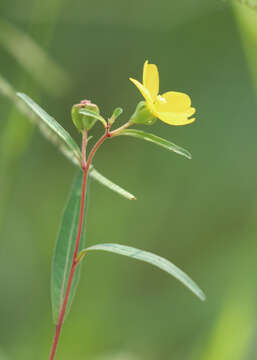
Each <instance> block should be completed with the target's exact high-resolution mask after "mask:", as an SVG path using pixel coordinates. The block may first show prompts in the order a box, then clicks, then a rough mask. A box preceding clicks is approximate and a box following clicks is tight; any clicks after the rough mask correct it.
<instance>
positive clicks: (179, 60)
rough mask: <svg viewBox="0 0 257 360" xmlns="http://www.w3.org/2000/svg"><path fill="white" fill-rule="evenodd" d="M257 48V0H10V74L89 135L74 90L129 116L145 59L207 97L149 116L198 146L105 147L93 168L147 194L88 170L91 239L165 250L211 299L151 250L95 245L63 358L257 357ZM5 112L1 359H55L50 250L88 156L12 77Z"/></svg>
mask: <svg viewBox="0 0 257 360" xmlns="http://www.w3.org/2000/svg"><path fill="white" fill-rule="evenodd" d="M246 4H249V5H250V6H247V5H246ZM35 43H36V44H37V45H35ZM37 46H39V47H40V48H38V47H37ZM256 49H257V11H256V2H255V1H254V0H252V1H242V3H239V2H236V1H235V2H234V3H233V2H232V1H231V2H229V1H223V0H216V1H206V0H195V1H186V0H183V1H182V0H174V1H170V0H169V1H168V0H159V1H158V2H157V1H154V0H148V1H144V0H141V1H136V0H130V2H125V1H123V2H122V1H118V0H109V1H103V0H101V1H99V0H95V1H94V2H89V1H82V0H79V1H70V0H45V1H44V2H42V1H38V0H34V1H32V0H23V1H18V0H13V1H6V0H3V1H1V3H0V54H1V56H0V75H1V76H3V77H4V78H5V79H6V80H8V82H9V83H10V84H11V85H12V86H13V87H14V88H15V89H17V90H19V91H23V92H26V93H27V94H28V95H29V96H31V97H32V98H33V99H34V100H35V101H37V102H38V103H40V104H41V105H42V107H43V108H45V109H46V110H47V111H48V112H49V113H50V114H52V115H53V116H54V117H55V118H56V119H58V121H59V122H60V123H61V124H62V125H63V126H64V127H65V128H66V129H67V130H69V131H70V132H71V133H72V134H73V135H74V136H75V137H76V139H77V140H78V141H79V136H78V134H77V132H76V130H75V128H73V126H72V122H71V120H70V108H71V106H72V104H74V103H77V102H78V101H80V100H81V99H84V98H88V99H91V100H92V101H94V102H96V103H97V104H98V105H99V106H100V108H101V112H102V113H103V114H106V115H107V116H108V115H109V114H110V113H111V111H112V109H113V108H114V107H116V106H121V107H123V108H124V115H123V116H122V117H121V121H122V120H123V121H125V120H126V119H127V116H129V115H130V114H131V112H132V111H133V110H134V107H135V105H136V104H137V102H138V101H139V100H141V97H140V95H139V93H138V91H137V90H136V88H135V87H134V86H133V85H132V84H131V83H130V82H129V81H128V77H129V76H133V77H135V78H137V79H140V78H141V74H142V66H143V63H144V61H145V60H146V59H148V60H149V61H150V62H153V63H156V64H158V66H159V70H160V78H161V83H160V87H161V92H164V91H167V90H177V91H183V92H186V93H188V94H190V95H191V97H192V101H193V106H195V107H196V108H197V121H196V122H195V123H194V124H192V125H189V126H186V127H178V128H177V127H169V126H167V125H165V124H164V123H161V122H158V123H156V124H155V125H154V126H153V127H152V128H150V129H149V128H148V129H147V130H150V131H151V132H154V133H156V134H158V135H160V136H163V137H165V138H167V139H170V140H171V141H174V142H175V143H177V144H179V145H181V146H184V147H185V148H187V149H189V150H190V151H191V152H192V154H193V159H192V160H191V161H189V160H187V159H184V158H182V157H179V156H178V155H176V154H174V153H169V152H166V151H165V150H163V149H161V148H157V147H155V146H154V145H151V144H149V143H144V142H140V140H136V139H132V138H126V137H121V138H117V139H114V140H113V141H110V142H107V143H106V144H105V145H104V147H102V148H101V150H100V151H99V153H98V154H97V156H96V158H95V164H96V165H97V169H98V170H99V171H101V172H102V173H103V174H105V175H106V176H107V177H109V178H110V179H112V180H113V181H115V182H117V183H118V184H120V185H121V186H123V187H124V188H126V189H127V190H129V191H131V192H132V193H133V194H135V195H136V196H137V198H138V200H137V201H136V202H135V201H127V200H124V199H122V198H120V197H119V196H118V195H116V194H114V193H112V192H110V191H109V190H108V189H106V188H104V187H102V186H101V185H99V184H96V183H94V182H91V189H90V203H89V213H88V227H87V236H86V241H87V243H88V244H95V243H99V242H117V243H121V244H127V245H131V246H135V247H139V248H143V249H146V250H149V251H153V252H155V253H157V254H160V255H162V256H165V257H167V258H168V259H170V260H171V261H173V262H174V263H175V264H177V265H178V266H180V267H181V268H182V269H184V270H185V271H186V272H187V273H188V274H190V275H191V276H192V278H193V279H194V280H196V282H197V283H198V284H199V285H200V286H201V288H202V289H203V290H204V291H205V293H206V295H207V301H206V302H205V303H201V302H200V301H199V300H198V299H197V298H195V297H194V296H193V295H192V294H191V293H190V292H189V291H188V290H187V289H185V288H184V287H183V286H182V285H181V284H179V283H178V282H177V281H176V280H174V279H172V278H171V277H169V276H168V275H166V274H164V273H162V272H161V271H159V270H156V269H154V268H152V267H151V266H149V265H146V264H143V263H139V262H136V261H133V260H130V259H127V258H123V257H119V256H117V255H112V254H105V253H96V254H94V253H93V254H91V255H90V256H88V258H87V259H86V261H85V262H84V266H83V270H82V276H81V282H80V285H79V289H78V293H77V296H76V299H75V301H74V304H73V308H72V311H71V314H70V316H69V318H68V319H67V321H66V323H65V327H64V331H63V334H62V338H61V344H60V347H59V351H58V356H57V359H63V360H68V359H76V360H84V359H88V360H109V359H112V360H139V359H140V360H145V359H147V360H153V359H160V360H164V359H171V360H256V358H257V322H256V315H257V310H256V305H257V296H256V295H257V260H256V259H257V164H256V154H257V141H256V134H257V121H256V120H257V119H256V112H257V105H256V90H257V71H256V68H257V67H256V64H257V50H256ZM0 80H1V79H0ZM1 81H2V80H1ZM1 81H0V91H1V86H2V85H3V84H2V85H1ZM2 83H3V82H2ZM0 113H1V118H0V150H1V153H0V165H1V167H0V184H1V193H0V235H1V241H0V289H1V290H0V291H1V296H0V359H1V360H23V359H24V360H25V359H31V360H32V359H33V360H34V359H37V360H41V359H42V360H43V359H47V358H48V353H49V349H50V345H51V342H52V335H53V332H54V326H53V324H52V315H51V304H50V272H51V258H52V253H53V247H54V244H55V239H56V235H57V232H58V227H59V223H60V218H61V215H62V209H63V207H64V205H65V202H66V198H67V194H68V191H69V188H70V184H71V181H72V179H73V177H74V174H75V171H76V169H75V168H74V166H73V165H72V164H71V163H69V161H67V160H66V159H65V158H64V157H63V156H62V155H61V154H60V153H59V152H58V151H57V150H56V149H55V148H54V146H52V145H51V144H49V143H48V142H47V141H46V140H45V139H43V138H42V136H41V135H40V134H39V132H38V131H37V130H35V131H34V129H33V127H32V126H31V125H30V123H29V122H28V120H27V118H26V117H25V116H23V115H21V113H20V112H18V111H17V109H16V107H15V106H14V104H13V103H12V102H11V101H10V99H8V98H7V97H6V96H3V86H2V94H0ZM93 133H94V135H95V136H97V135H99V134H100V133H101V128H100V126H99V127H96V128H95V129H94V131H93Z"/></svg>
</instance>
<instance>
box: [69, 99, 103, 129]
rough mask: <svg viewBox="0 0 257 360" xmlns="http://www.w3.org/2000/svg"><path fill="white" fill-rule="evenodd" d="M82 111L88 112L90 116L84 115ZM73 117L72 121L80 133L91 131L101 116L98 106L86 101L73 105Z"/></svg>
mask: <svg viewBox="0 0 257 360" xmlns="http://www.w3.org/2000/svg"><path fill="white" fill-rule="evenodd" d="M81 110H86V111H88V112H89V113H90V115H88V114H83V113H82V112H81ZM94 115H95V117H94ZM71 116H72V121H73V123H74V125H75V126H76V128H77V129H78V131H80V132H83V130H87V131H89V130H90V129H91V128H92V127H93V126H94V125H95V123H96V121H97V117H98V116H99V108H98V106H97V105H95V104H92V103H91V102H90V101H87V100H84V101H82V102H81V103H80V104H76V105H73V107H72V110H71Z"/></svg>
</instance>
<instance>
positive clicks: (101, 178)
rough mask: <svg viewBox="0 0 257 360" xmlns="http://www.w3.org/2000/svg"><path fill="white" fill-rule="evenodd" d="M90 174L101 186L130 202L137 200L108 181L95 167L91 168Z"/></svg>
mask: <svg viewBox="0 0 257 360" xmlns="http://www.w3.org/2000/svg"><path fill="white" fill-rule="evenodd" d="M89 174H90V175H91V176H92V178H93V179H95V180H96V181H98V182H99V183H100V184H102V185H104V186H106V187H108V188H109V189H110V190H112V191H114V192H116V193H117V194H119V195H121V196H123V197H125V198H126V199H128V200H136V197H135V196H134V195H132V194H130V193H129V192H128V191H126V190H124V189H122V188H121V187H120V186H119V185H116V184H114V183H113V182H112V181H110V180H109V179H107V178H106V177H105V176H103V175H102V174H100V173H99V172H98V171H97V170H96V169H95V168H94V167H93V166H91V167H90V172H89Z"/></svg>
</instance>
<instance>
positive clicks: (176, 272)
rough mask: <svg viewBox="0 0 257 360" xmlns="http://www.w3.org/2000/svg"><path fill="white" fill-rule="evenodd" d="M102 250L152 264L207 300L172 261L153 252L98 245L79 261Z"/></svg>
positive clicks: (116, 245)
mask: <svg viewBox="0 0 257 360" xmlns="http://www.w3.org/2000/svg"><path fill="white" fill-rule="evenodd" d="M92 250H102V251H108V252H112V253H115V254H119V255H124V256H128V257H131V258H134V259H137V260H141V261H144V262H147V263H149V264H152V265H154V266H156V267H158V268H160V269H161V270H163V271H165V272H167V273H168V274H170V275H172V276H173V277H175V278H176V279H177V280H179V281H180V282H181V283H182V284H184V285H185V286H186V287H187V288H188V289H189V290H191V291H192V292H193V293H194V294H195V295H196V296H198V297H199V298H200V299H201V300H202V301H204V300H205V295H204V293H203V291H202V290H201V289H200V288H199V286H198V285H197V284H196V283H195V282H194V281H193V280H192V279H191V278H190V277H189V276H188V275H187V274H186V273H184V272H183V271H182V270H181V269H179V268H178V267H177V266H176V265H174V264H173V263H171V262H170V261H168V260H166V259H164V258H163V257H161V256H158V255H155V254H153V253H151V252H148V251H144V250H140V249H136V248H133V247H131V246H125V245H119V244H97V245H94V246H90V247H88V248H87V249H84V250H82V251H81V252H80V254H79V255H78V259H82V258H83V257H84V255H86V253H87V252H88V251H92Z"/></svg>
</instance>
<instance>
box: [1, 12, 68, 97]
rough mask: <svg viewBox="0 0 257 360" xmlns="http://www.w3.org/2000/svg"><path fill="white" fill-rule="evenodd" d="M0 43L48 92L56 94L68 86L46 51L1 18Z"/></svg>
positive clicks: (65, 76) (63, 73)
mask: <svg viewBox="0 0 257 360" xmlns="http://www.w3.org/2000/svg"><path fill="white" fill-rule="evenodd" d="M0 45H2V46H3V47H4V48H5V49H6V50H7V51H8V52H9V53H10V54H11V55H12V56H13V57H14V58H15V59H16V60H17V61H18V62H19V63H20V64H21V65H22V66H23V68H25V69H26V70H27V71H28V72H29V73H30V74H31V75H32V76H33V77H34V78H35V79H36V80H37V81H38V82H39V83H40V84H41V85H42V86H43V87H44V88H45V89H46V90H47V91H48V92H51V93H54V94H57V95H58V94H60V92H61V91H64V90H65V89H66V88H67V87H68V84H69V80H68V77H67V75H66V73H65V72H64V71H63V70H61V68H60V67H59V66H58V65H57V64H56V63H55V62H54V61H53V60H52V59H50V57H49V56H48V55H47V54H46V52H45V51H44V50H43V49H42V48H41V47H40V46H39V45H38V44H37V43H36V42H35V41H34V40H33V39H32V38H31V37H29V35H28V34H26V33H24V32H23V31H21V30H20V29H18V28H17V27H16V26H13V25H12V24H10V23H9V22H7V21H6V20H3V19H0ZM46 74H47V76H46Z"/></svg>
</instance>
